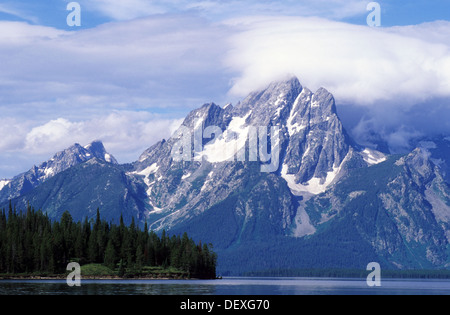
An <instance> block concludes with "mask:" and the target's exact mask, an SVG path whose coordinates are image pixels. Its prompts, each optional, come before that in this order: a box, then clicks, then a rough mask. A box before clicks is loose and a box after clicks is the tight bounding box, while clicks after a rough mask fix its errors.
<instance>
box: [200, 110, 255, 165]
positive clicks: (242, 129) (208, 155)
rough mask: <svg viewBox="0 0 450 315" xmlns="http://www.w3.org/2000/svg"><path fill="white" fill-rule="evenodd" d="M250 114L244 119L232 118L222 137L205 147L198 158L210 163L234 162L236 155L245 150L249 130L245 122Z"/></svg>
mask: <svg viewBox="0 0 450 315" xmlns="http://www.w3.org/2000/svg"><path fill="white" fill-rule="evenodd" d="M251 113H252V111H250V112H249V113H248V114H247V115H245V116H244V117H233V119H232V120H231V122H230V124H229V125H228V128H227V129H226V130H225V132H224V133H223V134H222V136H221V137H219V138H218V139H215V141H213V142H212V143H208V144H207V145H205V147H204V149H203V151H202V152H201V153H200V156H201V157H204V159H205V160H206V161H208V162H210V163H220V162H226V161H234V160H235V157H236V156H237V153H238V152H240V151H241V150H242V149H245V144H246V143H247V138H248V134H249V130H250V127H249V126H246V120H247V118H248V117H249V116H250V115H251Z"/></svg>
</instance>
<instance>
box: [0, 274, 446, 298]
mask: <svg viewBox="0 0 450 315" xmlns="http://www.w3.org/2000/svg"><path fill="white" fill-rule="evenodd" d="M29 294H32V295H249V296H258V295H400V294H401V295H450V280H422V279H408V280H405V279H385V280H383V279H382V282H381V287H369V286H368V285H367V283H366V281H365V279H329V278H224V279H221V280H82V281H81V287H69V286H68V285H67V283H66V281H65V280H1V281H0V295H29Z"/></svg>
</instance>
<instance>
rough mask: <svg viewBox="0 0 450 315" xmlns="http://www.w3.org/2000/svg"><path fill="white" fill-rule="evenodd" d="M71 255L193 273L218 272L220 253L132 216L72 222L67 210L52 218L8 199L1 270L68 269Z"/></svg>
mask: <svg viewBox="0 0 450 315" xmlns="http://www.w3.org/2000/svg"><path fill="white" fill-rule="evenodd" d="M71 261H76V262H79V263H80V264H81V265H83V264H90V263H96V264H103V265H105V266H107V267H109V268H110V269H111V270H118V275H119V276H124V275H125V274H126V273H127V272H128V273H133V274H139V272H140V271H141V270H142V268H143V267H144V266H159V267H163V268H168V267H174V268H176V269H177V270H181V271H183V272H186V273H187V274H188V275H189V276H191V277H196V278H215V276H216V261H217V256H216V254H215V253H214V252H213V250H212V245H211V244H203V245H202V243H201V242H200V243H198V244H196V243H195V242H194V241H193V240H192V239H191V238H189V237H188V235H187V234H186V233H184V234H183V235H182V236H179V235H173V236H171V237H170V236H168V235H167V234H166V232H165V231H163V232H162V234H161V235H160V236H158V235H157V234H156V233H155V232H154V231H148V227H147V223H146V224H145V227H144V229H143V230H141V229H140V228H139V227H138V226H137V225H136V224H135V221H134V219H133V220H132V222H131V224H130V225H129V226H126V225H125V224H124V222H123V217H122V216H121V217H120V222H119V224H118V225H117V224H113V223H108V222H106V221H104V220H102V219H101V218H100V212H99V210H98V209H97V216H96V219H95V220H90V221H89V220H88V219H87V218H85V220H84V222H74V221H73V219H72V216H71V215H70V213H69V212H68V211H66V212H64V213H63V214H62V216H61V219H60V221H53V222H52V221H51V220H50V219H49V218H48V216H47V215H46V214H45V213H44V212H43V211H41V210H38V211H35V210H34V209H33V208H32V207H30V206H28V208H27V211H16V209H15V208H14V209H13V207H12V206H11V203H10V205H9V209H8V211H6V210H5V209H3V210H2V211H1V215H0V273H6V274H17V273H27V274H30V273H36V272H39V273H50V274H58V273H64V271H65V268H66V266H67V264H68V263H69V262H71Z"/></svg>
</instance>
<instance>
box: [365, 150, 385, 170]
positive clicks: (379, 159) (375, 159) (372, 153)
mask: <svg viewBox="0 0 450 315" xmlns="http://www.w3.org/2000/svg"><path fill="white" fill-rule="evenodd" d="M361 154H362V157H363V159H364V161H365V162H366V163H367V164H368V165H369V166H372V165H376V164H380V163H383V162H385V161H386V159H387V158H386V155H384V154H383V153H381V152H379V151H376V150H372V149H369V148H366V149H365V150H364V151H362V152H361Z"/></svg>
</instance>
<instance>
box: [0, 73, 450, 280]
mask: <svg viewBox="0 0 450 315" xmlns="http://www.w3.org/2000/svg"><path fill="white" fill-rule="evenodd" d="M449 148H450V141H448V138H445V137H442V138H440V139H438V140H435V141H434V142H431V141H425V140H424V141H423V142H422V143H421V144H420V145H418V148H417V149H416V150H414V151H412V152H411V153H410V154H407V155H404V156H401V155H385V154H383V153H381V152H378V151H376V150H372V149H369V148H364V147H362V146H360V145H358V144H356V143H355V142H354V141H353V140H352V139H351V138H350V137H349V135H348V134H347V133H346V131H345V129H344V127H343V125H342V122H341V120H340V119H339V116H338V114H337V111H336V104H335V100H334V97H333V95H332V94H331V93H329V92H328V91H327V90H325V89H324V88H321V89H319V90H317V91H316V92H312V91H310V90H309V89H308V88H306V87H303V86H302V85H301V84H300V82H299V80H298V79H297V78H295V77H291V78H288V79H286V80H284V81H280V82H274V83H272V84H270V85H269V86H268V87H266V88H265V89H263V90H261V91H256V92H254V93H251V94H250V95H249V96H248V97H247V98H245V99H244V100H243V101H242V102H240V103H238V104H236V105H235V106H233V105H231V104H227V105H226V106H225V107H220V106H218V105H216V104H214V103H209V104H205V105H203V106H202V107H200V108H198V109H196V110H193V111H192V112H190V113H189V114H188V115H187V117H186V118H185V120H184V122H183V123H182V125H181V126H180V128H179V129H178V130H177V131H176V132H175V133H174V135H173V136H172V137H171V138H169V139H167V140H162V141H160V142H158V143H156V144H154V145H153V146H151V147H150V148H148V149H147V150H145V151H144V152H143V153H142V155H141V156H140V157H139V159H138V160H137V161H136V162H134V163H131V164H127V165H119V164H117V162H116V161H115V159H114V158H113V157H112V156H110V155H108V154H107V153H106V151H105V150H104V148H103V145H102V144H101V143H99V142H94V143H93V144H91V145H89V146H86V147H81V146H79V145H75V146H73V147H71V148H69V149H68V150H66V151H63V152H61V153H58V154H57V155H55V157H54V158H53V159H52V160H50V161H47V162H45V163H43V164H42V165H40V166H39V167H34V168H33V169H32V170H30V171H29V172H27V173H24V174H21V175H19V176H17V177H16V178H14V179H13V180H11V181H0V188H1V185H3V186H4V187H3V189H2V190H1V191H0V197H2V198H1V199H2V200H3V201H4V202H6V200H7V199H8V198H11V197H16V198H15V199H13V202H14V203H15V204H17V205H20V206H22V207H24V206H25V205H26V204H27V202H30V204H32V205H33V206H34V207H36V208H42V209H44V210H46V211H47V212H48V213H49V214H50V216H52V217H54V218H58V215H61V213H62V212H63V211H65V210H68V209H69V210H70V211H71V213H72V215H73V216H74V218H75V219H76V220H82V219H83V218H84V217H86V216H87V217H89V218H90V217H92V216H94V215H95V209H96V208H97V207H98V208H100V211H101V214H102V216H103V217H104V218H106V219H108V220H118V218H119V217H120V215H122V216H123V217H124V219H125V220H126V221H128V222H130V221H131V218H134V219H136V222H139V223H140V224H141V225H143V224H144V222H147V223H148V226H149V227H150V228H152V229H154V230H156V231H162V230H163V229H165V230H167V231H169V232H170V233H183V232H188V233H189V234H190V235H191V236H192V237H194V238H196V239H198V240H202V241H207V242H212V243H213V244H214V246H215V249H216V251H217V252H218V253H219V259H220V260H219V269H220V271H221V272H225V273H226V272H229V273H230V274H232V273H235V274H236V273H238V272H245V271H252V270H263V269H274V268H280V269H283V268H286V269H289V268H313V267H314V268H321V267H333V268H361V269H364V268H365V267H366V266H367V263H369V262H372V261H378V262H380V263H383V264H384V266H385V267H386V268H403V269H405V268H447V267H449V266H450V258H449V254H448V253H449V252H450V251H449V249H450V246H449V244H450V232H449V230H450V188H449V186H448V179H449V175H448V174H450V171H449V170H450V167H449V165H450V159H449V158H448V157H449V155H448V154H447V153H448V152H450V150H449Z"/></svg>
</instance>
